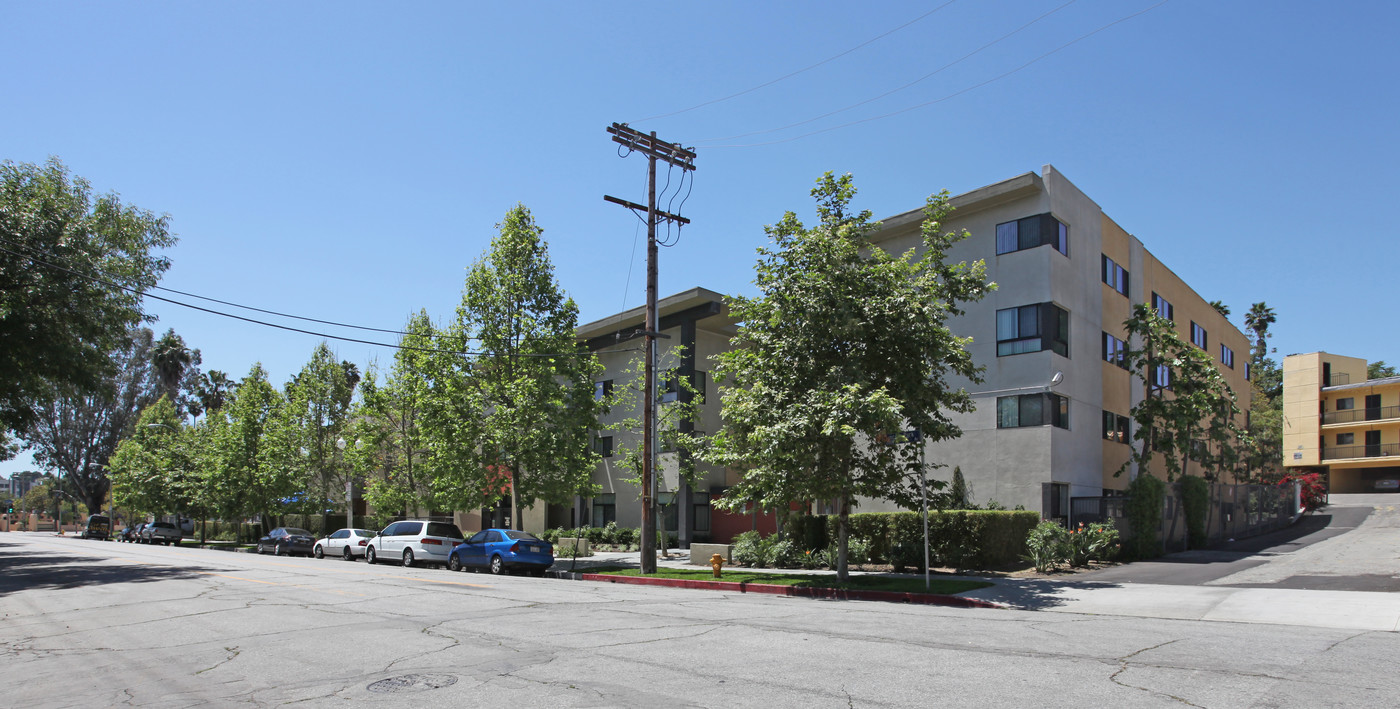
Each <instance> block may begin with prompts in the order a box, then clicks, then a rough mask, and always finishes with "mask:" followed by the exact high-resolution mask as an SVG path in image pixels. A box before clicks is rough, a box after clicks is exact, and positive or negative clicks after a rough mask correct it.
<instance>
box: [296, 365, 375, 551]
mask: <svg viewBox="0 0 1400 709" xmlns="http://www.w3.org/2000/svg"><path fill="white" fill-rule="evenodd" d="M359 381H360V373H359V369H358V368H357V367H355V365H354V364H351V363H350V362H345V361H342V362H336V361H335V355H334V354H333V353H332V352H331V349H330V347H329V346H327V345H326V343H324V342H322V343H321V344H320V345H318V346H317V347H316V349H315V351H314V352H312V353H311V360H310V361H309V362H307V363H306V365H305V366H304V367H302V369H301V371H300V372H299V373H297V374H296V376H294V377H292V380H291V381H289V382H287V386H286V387H285V389H286V397H287V405H286V407H285V408H284V409H283V410H282V414H283V417H282V418H281V423H282V425H283V430H284V432H285V433H286V434H289V435H290V438H291V440H289V441H286V442H285V443H283V444H282V445H286V444H287V443H290V444H292V445H290V446H288V447H287V451H288V455H290V453H291V451H292V450H295V451H296V452H297V453H300V454H301V457H302V458H303V461H302V463H301V464H299V465H297V466H295V469H296V470H298V471H299V472H300V473H301V476H300V478H301V485H299V486H298V488H299V489H298V492H300V493H303V497H302V502H303V505H302V514H309V513H311V512H315V513H316V514H320V515H321V516H322V521H323V523H324V518H325V514H326V505H327V504H328V501H329V500H330V493H331V490H334V489H336V488H337V487H339V486H343V485H344V483H345V480H346V478H345V474H344V472H345V465H344V461H343V460H342V458H341V456H340V453H339V448H340V446H341V445H344V444H343V443H340V441H341V440H343V439H342V434H343V433H344V432H345V426H346V423H347V414H348V413H349V411H350V403H351V400H352V399H353V398H354V396H355V386H356V385H357V384H359Z"/></svg>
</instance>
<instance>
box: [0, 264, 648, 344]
mask: <svg viewBox="0 0 1400 709" xmlns="http://www.w3.org/2000/svg"><path fill="white" fill-rule="evenodd" d="M0 251H4V252H7V253H10V254H14V255H15V256H19V257H20V258H27V259H29V260H31V261H33V262H34V263H36V264H39V265H41V266H46V267H48V268H52V269H54V270H58V271H63V272H65V273H70V274H72V275H74V276H77V277H79V278H86V279H88V280H90V281H93V282H94V283H100V284H102V285H104V286H107V287H109V288H116V289H118V290H122V291H125V292H127V293H131V294H132V295H136V296H139V297H142V298H150V299H152V300H158V301H161V302H164V303H170V304H172V305H179V306H181V307H185V308H189V309H191V310H198V311H200V312H203V313H209V314H210V315H218V316H221V317H225V318H232V319H234V320H241V321H243V322H247V323H252V324H254V325H262V326H264V327H271V328H276V329H278V330H286V331H288V332H296V333H301V334H303V335H314V336H316V337H323V338H326V339H328V340H336V341H339V342H353V343H357V344H362V345H372V346H374V347H386V348H390V349H396V350H410V351H415V352H430V353H440V354H454V355H462V356H468V357H579V356H586V355H589V354H591V353H588V352H532V353H517V354H502V353H499V352H474V351H471V350H447V349H442V348H436V347H416V346H413V345H404V344H397V345H395V344H391V343H387V342H376V341H374V340H361V339H358V338H354V337H343V336H340V335H331V334H328V333H323V332H315V331H312V330H303V329H301V328H296V327H291V326H289V325H279V324H277V323H270V322H266V321H263V320H255V319H253V318H247V317H243V316H242V315H234V314H233V313H225V312H222V311H218V310H213V309H210V308H205V307H201V306H198V305H192V304H190V303H184V302H181V301H178V300H173V299H171V298H165V297H162V296H158V295H153V294H151V293H148V292H143V291H141V290H139V289H136V288H132V287H130V286H126V285H122V284H121V283H115V282H112V281H107V280H103V279H101V278H98V277H96V276H92V275H89V274H86V273H81V272H79V271H75V270H73V269H71V268H66V267H64V266H59V265H57V264H54V263H50V262H48V261H45V260H43V259H41V258H38V257H36V256H33V255H29V254H23V253H20V252H18V251H15V250H13V249H10V248H8V247H5V246H0ZM404 334H405V335H412V336H419V337H421V336H423V335H418V334H416V333H404ZM434 336H436V337H450V335H434ZM468 339H476V338H468ZM640 350H641V348H633V349H629V350H617V351H620V352H630V351H640Z"/></svg>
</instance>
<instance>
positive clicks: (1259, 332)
mask: <svg viewBox="0 0 1400 709" xmlns="http://www.w3.org/2000/svg"><path fill="white" fill-rule="evenodd" d="M1276 322H1278V316H1277V315H1275V314H1274V309H1273V308H1270V307H1269V306H1268V305H1266V304H1265V303H1264V302H1263V301H1260V302H1258V303H1255V304H1254V305H1252V306H1250V308H1249V312H1247V313H1245V314H1244V326H1245V327H1247V328H1249V330H1250V331H1251V332H1253V333H1254V360H1255V362H1256V364H1257V363H1258V362H1259V361H1260V360H1262V359H1263V358H1264V355H1265V354H1266V353H1267V352H1268V350H1267V343H1266V342H1265V341H1266V340H1268V339H1269V326H1270V325H1272V324H1274V323H1276Z"/></svg>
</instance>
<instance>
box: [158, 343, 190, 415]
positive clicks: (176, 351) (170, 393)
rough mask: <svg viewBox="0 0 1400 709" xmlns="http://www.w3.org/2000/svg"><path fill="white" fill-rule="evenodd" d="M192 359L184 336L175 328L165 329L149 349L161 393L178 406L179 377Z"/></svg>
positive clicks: (183, 373)
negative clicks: (177, 332)
mask: <svg viewBox="0 0 1400 709" xmlns="http://www.w3.org/2000/svg"><path fill="white" fill-rule="evenodd" d="M193 361H194V357H193V355H192V353H191V352H190V349H189V348H188V347H186V346H185V340H184V338H182V337H180V336H179V335H176V334H175V330H174V329H171V330H166V332H165V334H164V335H162V336H161V338H160V340H159V341H157V342H156V346H155V349H154V350H152V351H151V363H152V364H154V365H155V368H156V376H157V378H158V379H159V386H160V391H161V393H163V394H165V396H166V397H167V398H169V399H170V403H171V404H174V405H175V406H176V407H177V409H176V410H177V411H178V410H179V409H178V406H179V403H178V402H179V400H180V397H179V396H178V395H179V393H180V379H181V378H182V377H183V376H184V375H185V369H187V368H188V367H189V366H190V363H191V362H193Z"/></svg>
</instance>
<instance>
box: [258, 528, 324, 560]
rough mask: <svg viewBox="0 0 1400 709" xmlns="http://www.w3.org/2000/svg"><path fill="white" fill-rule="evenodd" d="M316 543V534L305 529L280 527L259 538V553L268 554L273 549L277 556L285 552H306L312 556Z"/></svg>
mask: <svg viewBox="0 0 1400 709" xmlns="http://www.w3.org/2000/svg"><path fill="white" fill-rule="evenodd" d="M315 544H316V535H314V534H312V533H311V532H308V531H306V530H305V529H298V528H296V527H278V528H277V529H274V530H272V531H271V532H268V533H267V535H266V536H264V537H263V538H262V539H259V540H258V553H259V554H266V553H267V552H268V551H269V550H271V551H272V553H273V554H275V555H277V556H282V555H283V554H305V555H306V556H311V549H312V547H314V546H315Z"/></svg>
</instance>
